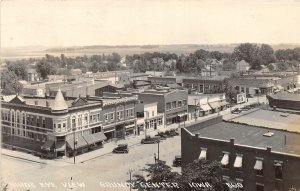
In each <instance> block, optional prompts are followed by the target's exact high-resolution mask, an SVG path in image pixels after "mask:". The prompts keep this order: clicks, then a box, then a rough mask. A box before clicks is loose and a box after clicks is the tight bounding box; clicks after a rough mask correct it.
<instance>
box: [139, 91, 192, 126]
mask: <svg viewBox="0 0 300 191" xmlns="http://www.w3.org/2000/svg"><path fill="white" fill-rule="evenodd" d="M137 95H138V99H139V100H140V101H141V102H143V103H153V102H157V103H158V104H157V112H158V113H164V124H172V123H177V122H179V121H182V120H184V121H185V120H186V119H187V112H188V105H187V95H188V94H187V91H186V90H178V89H165V90H154V89H151V90H146V91H144V92H141V93H137Z"/></svg>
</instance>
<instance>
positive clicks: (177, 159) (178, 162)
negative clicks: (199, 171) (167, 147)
mask: <svg viewBox="0 0 300 191" xmlns="http://www.w3.org/2000/svg"><path fill="white" fill-rule="evenodd" d="M173 166H174V167H178V166H181V156H180V155H177V156H175V159H174V160H173Z"/></svg>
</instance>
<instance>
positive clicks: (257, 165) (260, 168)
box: [254, 158, 264, 176]
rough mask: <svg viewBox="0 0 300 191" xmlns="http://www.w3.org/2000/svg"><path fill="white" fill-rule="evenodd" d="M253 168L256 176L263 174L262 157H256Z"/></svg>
mask: <svg viewBox="0 0 300 191" xmlns="http://www.w3.org/2000/svg"><path fill="white" fill-rule="evenodd" d="M254 170H255V173H256V175H257V176H263V172H264V171H263V159H261V158H256V162H255V165H254Z"/></svg>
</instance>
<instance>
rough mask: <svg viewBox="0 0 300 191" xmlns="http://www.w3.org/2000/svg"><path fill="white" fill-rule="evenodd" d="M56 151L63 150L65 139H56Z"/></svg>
mask: <svg viewBox="0 0 300 191" xmlns="http://www.w3.org/2000/svg"><path fill="white" fill-rule="evenodd" d="M55 149H56V151H65V149H66V142H65V141H57V142H56V144H55Z"/></svg>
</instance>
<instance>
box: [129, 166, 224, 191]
mask: <svg viewBox="0 0 300 191" xmlns="http://www.w3.org/2000/svg"><path fill="white" fill-rule="evenodd" d="M182 169H183V170H182V175H181V174H179V173H177V172H172V171H171V167H170V166H168V165H166V164H165V163H164V162H162V161H158V162H157V163H155V164H148V165H147V168H144V169H143V171H145V172H147V175H146V177H144V176H142V175H134V176H133V177H134V179H133V183H134V185H135V187H134V188H135V189H137V190H139V191H142V190H147V191H154V190H155V191H156V190H157V191H158V190H162V191H168V190H170V191H171V190H172V191H177V190H178V191H179V190H180V191H191V190H192V191H193V190H194V191H196V190H211V191H212V190H223V185H222V183H223V182H222V177H221V173H220V170H221V166H220V163H219V162H216V161H214V162H210V161H207V160H195V161H194V162H192V163H190V164H188V165H186V166H183V167H182ZM154 182H159V183H162V182H176V183H177V185H178V187H171V188H168V187H163V188H144V187H143V186H141V185H142V183H154ZM192 182H197V183H200V182H208V183H209V184H210V185H211V187H206V188H196V187H191V186H190V184H189V183H192Z"/></svg>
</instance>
